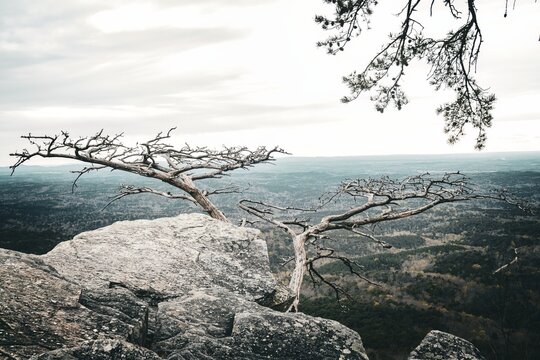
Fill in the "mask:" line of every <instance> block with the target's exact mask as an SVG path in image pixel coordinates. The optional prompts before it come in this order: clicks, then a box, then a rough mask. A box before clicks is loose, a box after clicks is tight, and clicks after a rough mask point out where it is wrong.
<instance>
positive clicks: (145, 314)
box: [0, 215, 367, 360]
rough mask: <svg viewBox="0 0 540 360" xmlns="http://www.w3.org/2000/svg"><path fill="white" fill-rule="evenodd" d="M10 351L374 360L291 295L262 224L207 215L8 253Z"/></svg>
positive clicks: (2, 286)
mask: <svg viewBox="0 0 540 360" xmlns="http://www.w3.org/2000/svg"><path fill="white" fill-rule="evenodd" d="M0 265H1V266H0V279H1V281H0V359H3V358H6V359H27V358H32V359H39V360H44V359H46V360H49V359H265V358H267V359H270V358H271V359H367V356H366V355H365V351H364V348H363V346H362V341H361V339H360V337H359V335H358V334H357V333H355V332H353V331H352V330H350V329H348V328H346V327H344V326H342V325H340V324H339V323H337V322H335V321H331V320H326V319H320V318H314V317H310V316H307V315H304V314H290V313H287V314H285V313H281V312H278V311H275V310H272V309H271V308H269V307H268V306H271V305H277V304H279V303H280V302H282V301H284V300H286V299H288V298H289V297H290V296H288V293H287V292H286V291H284V290H283V289H281V288H280V287H279V286H278V285H277V284H276V282H275V280H274V278H273V277H272V275H271V273H270V270H269V264H268V254H267V250H266V244H265V242H264V241H262V240H260V239H259V233H258V231H257V230H254V229H247V228H238V227H235V226H233V225H231V224H226V223H223V222H220V221H216V220H213V219H211V218H209V217H207V216H204V215H181V216H177V217H174V218H166V219H158V220H153V221H146V220H139V221H133V222H120V223H116V224H113V225H111V226H109V227H106V228H103V229H99V230H96V231H91V232H86V233H83V234H80V235H78V236H76V237H75V238H74V239H73V240H71V241H67V242H64V243H62V244H60V245H58V246H57V247H56V248H55V249H54V250H53V251H51V252H50V253H48V254H46V255H44V256H34V255H27V254H21V253H17V252H13V251H8V250H1V251H0Z"/></svg>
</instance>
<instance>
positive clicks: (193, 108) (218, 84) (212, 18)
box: [0, 0, 540, 165]
mask: <svg viewBox="0 0 540 360" xmlns="http://www.w3.org/2000/svg"><path fill="white" fill-rule="evenodd" d="M440 2H441V3H442V1H440ZM389 3H390V4H389V5H384V6H386V7H381V8H380V9H378V11H377V12H376V16H375V17H374V19H373V23H372V29H371V30H370V31H367V32H364V34H363V35H362V37H360V38H358V39H356V40H355V41H354V43H353V44H352V46H350V47H349V48H348V49H347V50H346V51H344V52H342V53H341V54H339V56H329V55H327V54H326V53H325V51H324V50H323V49H318V48H316V46H315V43H316V41H317V40H323V39H324V38H325V36H326V34H325V33H324V32H322V31H321V30H320V29H319V28H318V26H317V25H316V24H315V23H314V21H313V17H314V15H315V14H317V13H324V12H325V11H327V10H328V9H329V7H328V5H325V4H323V2H322V0H228V1H225V0H159V1H120V0H119V1H115V0H106V1H105V0H39V1H36V0H0V164H1V165H7V164H10V163H11V162H12V160H11V159H9V156H8V153H9V152H12V151H14V150H16V149H21V148H22V147H24V145H25V144H24V142H23V141H22V140H20V139H18V136H19V135H21V134H25V133H28V132H32V133H33V134H38V133H39V134H41V133H48V134H51V133H56V132H59V131H60V130H68V131H69V132H70V133H71V134H73V135H75V136H77V135H86V134H92V133H94V132H96V131H97V130H99V129H101V128H104V129H105V131H107V132H110V133H117V132H122V131H123V132H125V133H126V136H127V140H128V141H130V140H133V141H135V140H137V139H146V138H148V137H149V136H150V135H151V134H154V133H156V132H158V131H160V130H166V129H168V128H170V127H173V126H177V127H178V130H177V131H176V136H175V141H177V142H178V143H183V142H185V141H187V142H190V143H194V144H205V145H210V146H220V145H221V144H228V145H233V144H239V145H240V144H242V145H250V146H256V145H269V146H272V145H281V146H282V147H284V148H285V149H286V150H288V151H290V152H292V153H293V154H294V155H300V156H323V155H372V154H400V153H403V154H411V153H420V154H422V153H453V152H472V151H473V144H474V136H470V137H469V138H465V139H463V140H462V141H461V142H460V143H459V144H457V145H454V146H450V145H448V144H447V143H446V137H445V135H444V134H443V131H442V129H443V120H442V118H441V117H439V116H437V115H436V114H435V110H434V109H435V108H436V107H437V105H438V104H440V103H442V102H444V101H446V100H449V99H451V98H452V97H453V94H451V93H444V92H435V91H434V89H433V88H431V87H430V86H429V85H427V84H426V82H425V78H426V75H427V70H428V69H427V68H426V67H425V66H423V65H421V64H415V65H413V66H411V67H410V69H409V71H408V72H407V74H406V75H407V77H406V81H405V83H404V86H405V89H406V90H407V91H408V94H409V97H410V100H411V101H410V103H409V104H408V105H407V106H406V107H405V108H404V109H403V110H402V111H397V110H393V109H389V110H388V111H386V112H385V113H384V114H382V115H381V114H379V113H377V112H376V111H375V110H374V106H373V104H372V103H371V102H370V101H369V97H368V96H365V97H361V98H359V99H358V100H357V101H355V102H353V103H350V104H341V103H340V102H339V99H340V98H341V97H342V96H343V95H347V89H346V88H345V86H344V85H343V84H342V82H341V77H342V76H343V75H347V74H348V73H349V72H351V71H352V70H355V69H360V68H362V67H363V66H365V65H366V61H367V59H368V58H370V56H373V52H374V51H375V50H377V49H378V48H379V47H380V46H381V41H383V40H384V39H385V37H386V36H387V34H388V33H389V32H390V31H392V30H395V29H396V26H397V25H398V23H397V22H396V21H397V19H396V18H395V17H394V16H392V15H389V14H392V13H396V12H397V11H398V10H399V9H398V8H399V2H397V1H392V2H389ZM428 3H429V2H428ZM478 8H479V17H480V22H481V26H482V29H483V32H484V39H485V43H484V45H483V50H482V54H481V59H480V64H479V68H478V73H477V78H478V80H479V82H480V83H481V84H482V85H483V86H485V87H490V88H491V89H492V90H493V91H494V92H495V93H496V94H497V97H498V99H499V100H498V102H497V103H496V110H495V120H494V126H493V128H492V129H491V130H490V131H489V132H488V143H487V149H486V151H531V150H534V151H538V150H540V106H539V102H540V71H539V70H538V66H539V64H540V46H539V45H540V42H539V41H538V36H539V30H540V29H539V28H538V19H539V18H540V4H538V3H536V4H535V2H534V0H522V1H519V2H518V3H517V6H516V9H515V10H513V11H510V12H509V16H508V17H507V18H506V19H505V18H503V13H504V0H500V1H493V0H480V1H478ZM436 10H438V11H436V13H435V15H437V14H442V13H444V11H445V10H444V8H443V7H442V5H441V6H439V7H438V8H436ZM422 11H425V13H426V14H427V9H425V8H424V10H422ZM419 16H421V15H419ZM444 24H445V22H444V18H442V19H440V18H434V19H427V20H426V24H425V25H426V28H428V27H429V26H434V29H435V30H436V31H446V30H447V29H446V28H445V27H444V26H443V25H444ZM470 133H471V135H473V133H474V132H473V131H472V130H471V131H470Z"/></svg>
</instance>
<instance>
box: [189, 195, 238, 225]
mask: <svg viewBox="0 0 540 360" xmlns="http://www.w3.org/2000/svg"><path fill="white" fill-rule="evenodd" d="M189 194H190V195H191V197H193V199H194V200H195V201H196V202H197V204H199V205H200V206H201V207H202V208H203V209H204V211H206V212H207V213H208V215H210V216H211V217H212V218H214V219H217V220H221V221H224V222H230V221H229V219H227V217H226V216H225V215H224V214H223V213H222V212H221V211H220V210H219V209H218V208H217V207H216V206H215V205H214V204H213V203H212V202H211V201H210V200H209V199H208V198H207V197H206V196H205V195H204V194H203V193H202V192H201V191H200V190H198V189H194V190H193V191H190V192H189Z"/></svg>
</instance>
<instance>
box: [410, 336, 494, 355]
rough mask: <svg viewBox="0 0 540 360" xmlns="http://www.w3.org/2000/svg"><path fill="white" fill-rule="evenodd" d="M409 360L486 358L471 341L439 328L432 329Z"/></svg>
mask: <svg viewBox="0 0 540 360" xmlns="http://www.w3.org/2000/svg"><path fill="white" fill-rule="evenodd" d="M408 359H409V360H484V358H483V357H482V355H480V351H479V350H478V349H477V348H476V347H475V346H474V345H473V344H471V343H470V342H468V341H467V340H465V339H462V338H460V337H457V336H455V335H452V334H448V333H445V332H442V331H438V330H432V331H430V332H429V333H428V334H427V335H426V337H425V338H424V339H423V340H422V342H421V343H420V345H418V347H416V349H414V350H413V351H412V352H411V354H410V355H409V358H408Z"/></svg>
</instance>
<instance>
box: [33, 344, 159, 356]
mask: <svg viewBox="0 0 540 360" xmlns="http://www.w3.org/2000/svg"><path fill="white" fill-rule="evenodd" d="M78 359H81V360H84V359H87V360H132V359H145V360H160V359H161V358H160V357H159V356H157V355H156V354H155V353H154V352H153V351H150V350H148V349H145V348H141V347H139V346H135V345H133V344H130V343H128V342H125V341H121V340H111V339H103V340H95V341H85V342H83V343H82V344H80V345H78V346H75V347H72V348H64V349H58V350H53V351H49V352H46V353H43V354H41V355H36V356H33V357H31V358H30V360H78Z"/></svg>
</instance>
